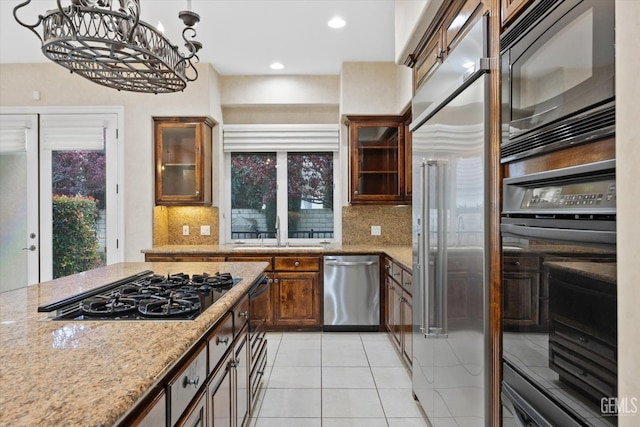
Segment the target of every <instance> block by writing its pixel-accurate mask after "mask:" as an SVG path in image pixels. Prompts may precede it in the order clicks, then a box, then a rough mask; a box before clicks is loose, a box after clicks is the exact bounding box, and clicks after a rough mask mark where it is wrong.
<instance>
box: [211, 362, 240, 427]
mask: <svg viewBox="0 0 640 427" xmlns="http://www.w3.org/2000/svg"><path fill="white" fill-rule="evenodd" d="M233 356H234V354H233V352H229V353H227V355H226V356H225V357H224V358H223V359H222V360H220V363H219V365H218V368H217V370H216V372H215V373H214V375H213V377H212V378H211V380H210V381H209V384H208V385H207V397H208V402H209V416H208V419H209V426H215V427H225V426H226V427H231V426H232V425H233V421H234V419H233V407H232V404H233V399H232V392H233V387H232V381H231V374H232V369H233V368H232V364H233Z"/></svg>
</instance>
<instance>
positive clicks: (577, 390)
mask: <svg viewBox="0 0 640 427" xmlns="http://www.w3.org/2000/svg"><path fill="white" fill-rule="evenodd" d="M501 221H502V224H501V232H502V238H503V241H502V246H503V249H502V250H503V280H502V294H503V308H502V313H503V319H502V324H503V334H502V341H503V382H502V404H503V411H502V412H503V425H504V426H505V427H508V426H531V425H534V426H560V425H561V426H608V425H616V424H617V421H616V419H617V418H616V415H617V414H616V409H613V410H612V406H611V404H610V402H612V401H613V402H616V398H617V391H616V389H617V362H616V359H617V335H616V331H617V321H616V319H617V309H616V302H617V301H616V264H615V262H616V183H615V160H604V161H599V162H595V163H588V164H581V165H577V166H571V167H565V168H560V169H553V170H546V171H543V172H537V173H532V174H525V175H521V176H517V177H511V178H506V179H505V180H504V182H503V212H502V220H501ZM603 402H604V403H605V405H603ZM614 407H615V405H614Z"/></svg>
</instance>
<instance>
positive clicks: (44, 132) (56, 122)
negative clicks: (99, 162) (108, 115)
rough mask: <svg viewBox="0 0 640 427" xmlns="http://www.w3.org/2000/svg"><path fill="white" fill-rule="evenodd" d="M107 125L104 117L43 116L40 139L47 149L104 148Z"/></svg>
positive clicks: (43, 146)
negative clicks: (67, 117) (70, 117)
mask: <svg viewBox="0 0 640 427" xmlns="http://www.w3.org/2000/svg"><path fill="white" fill-rule="evenodd" d="M107 126H108V124H107V122H106V121H105V120H102V119H85V118H83V119H82V120H80V119H77V118H73V119H66V118H65V117H62V116H55V115H51V116H42V118H41V123H40V133H41V139H40V141H41V144H42V148H43V149H45V150H104V144H105V129H106V128H107Z"/></svg>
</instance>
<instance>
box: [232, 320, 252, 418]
mask: <svg viewBox="0 0 640 427" xmlns="http://www.w3.org/2000/svg"><path fill="white" fill-rule="evenodd" d="M248 340H249V337H248V334H247V327H246V326H245V328H244V330H243V332H241V333H240V337H239V338H238V342H237V344H236V349H235V360H234V366H235V369H236V374H235V379H236V381H235V389H236V405H235V406H236V427H242V426H243V425H244V424H245V422H246V421H247V419H248V417H249V390H250V387H249V346H248V345H247V342H248Z"/></svg>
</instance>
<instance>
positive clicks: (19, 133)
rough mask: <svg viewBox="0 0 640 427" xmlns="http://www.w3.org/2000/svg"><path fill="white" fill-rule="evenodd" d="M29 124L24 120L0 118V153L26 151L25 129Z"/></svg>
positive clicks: (9, 117) (7, 117) (29, 126)
mask: <svg viewBox="0 0 640 427" xmlns="http://www.w3.org/2000/svg"><path fill="white" fill-rule="evenodd" d="M30 128H31V122H30V121H29V120H25V119H24V118H16V117H11V116H4V115H3V116H0V153H5V154H6V153H24V152H26V151H27V129H30Z"/></svg>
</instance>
